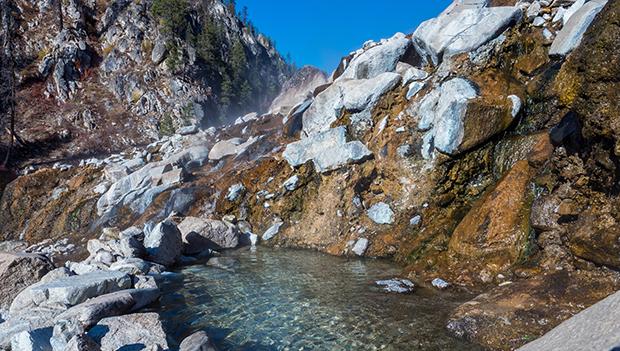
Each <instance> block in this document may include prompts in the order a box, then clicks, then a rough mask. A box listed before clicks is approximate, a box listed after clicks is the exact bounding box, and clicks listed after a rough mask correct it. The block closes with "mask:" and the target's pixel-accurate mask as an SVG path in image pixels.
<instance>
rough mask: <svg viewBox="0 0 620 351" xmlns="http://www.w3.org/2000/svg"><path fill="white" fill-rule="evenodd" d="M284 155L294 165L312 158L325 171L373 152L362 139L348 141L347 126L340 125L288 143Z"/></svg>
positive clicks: (366, 156)
mask: <svg viewBox="0 0 620 351" xmlns="http://www.w3.org/2000/svg"><path fill="white" fill-rule="evenodd" d="M282 156H283V157H284V159H286V161H287V162H288V163H289V164H290V165H291V166H293V167H297V166H301V165H302V164H304V163H306V162H308V161H310V160H312V162H313V163H314V167H315V169H316V170H317V171H318V172H321V173H324V172H328V171H331V170H335V169H338V168H340V167H342V166H345V165H347V164H349V163H356V162H362V161H364V160H366V159H367V158H369V157H370V156H372V152H370V150H368V148H367V147H366V146H365V145H364V144H363V143H362V142H360V141H357V140H356V141H349V142H348V141H347V130H346V127H344V126H340V127H337V128H333V129H329V130H327V131H325V132H321V133H318V134H315V135H312V136H310V137H307V138H304V139H302V140H300V141H297V142H294V143H290V144H288V145H287V146H286V149H285V150H284V152H283V153H282Z"/></svg>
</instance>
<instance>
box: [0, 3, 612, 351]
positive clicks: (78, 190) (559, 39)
mask: <svg viewBox="0 0 620 351" xmlns="http://www.w3.org/2000/svg"><path fill="white" fill-rule="evenodd" d="M619 14H620V2H619V1H617V0H610V1H608V2H606V1H603V0H591V1H589V2H584V1H574V2H573V1H568V0H567V1H540V2H539V1H534V2H532V3H529V2H520V3H516V4H515V3H514V2H511V1H490V2H488V3H487V2H484V1H468V0H462V1H461V0H458V1H455V2H454V3H453V4H452V5H451V6H450V7H449V8H448V9H446V10H445V11H444V12H443V13H442V14H440V15H439V16H438V17H437V18H435V19H431V20H429V21H427V22H424V23H423V24H422V25H421V26H420V27H419V28H418V29H417V30H416V31H415V32H414V33H412V34H409V35H405V34H402V33H398V34H395V35H394V36H393V37H392V38H389V39H385V40H382V41H381V42H367V43H365V44H364V47H363V48H361V49H359V50H357V51H356V52H353V53H350V54H349V55H348V56H346V57H345V58H343V60H342V62H341V64H340V66H339V67H338V69H337V70H336V71H335V72H334V73H333V74H332V76H331V78H330V79H329V81H328V83H326V84H323V77H321V76H320V75H316V74H313V73H312V72H311V71H309V72H307V74H300V75H299V76H298V78H293V80H292V82H291V83H290V84H287V85H286V86H287V88H288V89H287V91H285V92H283V94H282V95H281V96H284V97H285V98H282V99H281V100H282V101H285V102H281V103H279V104H278V103H276V104H275V105H280V106H278V107H282V106H285V107H286V108H284V109H279V108H277V109H276V108H272V109H271V110H272V113H268V114H264V115H259V114H252V115H247V116H244V117H243V118H239V119H238V120H237V121H236V122H235V123H231V124H229V125H227V126H225V127H222V128H219V129H209V130H204V131H196V130H190V129H188V130H184V131H183V134H186V135H180V134H177V135H173V136H171V137H164V138H162V139H160V140H159V141H157V142H153V143H151V144H150V145H148V146H146V147H140V148H136V149H127V150H126V152H124V153H122V154H115V155H112V156H109V157H107V158H105V159H90V160H84V161H83V162H82V164H81V165H79V166H71V165H59V166H57V167H54V168H46V167H40V168H39V169H36V170H35V171H33V172H31V173H29V174H23V175H21V176H20V177H18V178H17V179H16V180H14V181H13V182H11V183H10V184H9V185H8V186H7V187H6V189H5V191H4V193H3V196H2V200H1V201H0V227H2V233H0V235H2V236H1V237H0V239H2V240H6V241H7V242H9V241H10V243H12V245H14V246H18V245H22V246H23V245H26V246H28V245H34V244H39V243H41V242H43V244H39V245H34V246H30V247H29V248H27V249H26V251H29V252H47V253H52V254H53V258H54V262H55V263H56V264H64V263H65V261H67V263H66V264H65V265H66V267H67V269H68V270H70V271H71V272H70V274H74V273H76V274H78V276H80V275H85V274H94V273H93V272H95V273H96V272H110V271H112V272H114V271H116V270H117V269H118V266H119V265H121V266H124V265H126V264H127V263H128V262H127V259H132V258H138V259H140V260H142V261H133V262H132V263H131V264H129V266H130V268H127V267H126V266H125V268H124V269H129V271H126V272H128V273H129V274H133V275H135V276H141V275H142V274H145V273H148V272H149V271H150V270H151V269H160V270H161V269H164V268H165V267H164V268H162V265H170V264H173V263H174V262H179V261H181V262H183V261H185V262H187V259H186V258H183V257H181V254H182V253H185V254H186V255H196V254H198V255H199V254H200V253H202V252H204V250H206V249H221V248H224V247H231V246H236V245H237V244H240V245H243V244H253V243H255V242H257V241H260V244H261V245H273V246H282V247H296V248H307V249H316V250H321V251H324V252H328V253H331V254H334V255H349V256H365V257H389V258H392V259H394V260H395V261H397V262H400V263H401V264H403V267H404V275H407V276H408V278H409V279H412V280H414V281H415V282H416V283H417V284H428V285H431V282H432V281H433V280H435V279H436V278H442V279H443V280H444V281H447V282H448V283H450V285H451V288H452V289H465V290H468V291H470V292H476V293H479V295H478V296H477V297H476V298H474V299H473V300H472V301H470V302H468V303H465V304H463V305H462V306H460V307H459V308H457V309H456V310H455V311H454V312H453V313H452V316H451V318H450V320H449V321H446V326H447V328H448V329H449V330H450V331H451V332H452V333H453V334H454V335H456V336H459V337H463V338H467V339H468V340H471V341H472V342H475V343H478V344H481V345H483V346H485V347H488V348H490V349H497V350H508V349H516V348H519V347H520V346H522V345H524V344H526V343H527V342H528V341H531V340H533V339H535V338H537V337H539V336H541V335H543V334H544V333H546V332H548V331H549V330H551V329H552V328H553V327H555V326H556V325H558V324H560V323H561V322H562V321H563V320H565V319H567V318H569V317H571V316H573V315H574V314H576V313H578V312H579V311H581V310H583V309H585V308H586V307H588V306H590V305H592V304H594V303H596V302H597V301H599V300H601V299H603V298H605V297H606V296H608V295H610V294H612V293H613V292H614V291H616V290H618V289H619V288H620V280H619V278H620V277H619V276H618V273H617V269H618V268H619V262H618V260H617V257H616V255H615V252H616V251H617V250H616V246H617V244H618V240H617V239H618V235H620V234H619V233H620V232H618V230H617V227H618V226H617V224H616V222H617V219H616V218H617V217H618V212H617V210H616V209H617V206H616V204H617V201H618V194H617V193H618V191H617V190H618V189H617V184H618V172H617V170H618V156H619V154H620V152H619V151H618V150H619V148H618V146H617V145H619V142H618V135H617V128H615V124H616V121H617V120H618V108H617V106H616V105H617V104H618V101H620V100H619V99H618V94H620V93H619V92H620V86H618V77H620V75H619V74H618V73H619V72H618V67H620V65H618V63H619V62H618V61H619V59H620V58H619V54H618V53H619V52H620V51H619V50H618V49H620V47H619V44H620V43H619V42H618V38H619V37H620V33H619V28H620V19H619V17H618V16H619ZM305 77H310V78H308V79H306V78H305ZM308 82H311V83H308ZM308 91H312V94H310V95H307V94H306V92H308ZM293 97H295V98H293ZM294 100H297V101H296V102H295V101H294ZM192 133H193V134H192ZM175 223H176V225H175ZM132 226H134V227H136V228H134V229H131V227H132ZM177 226H178V229H177V228H176V227H177ZM127 228H130V229H127ZM137 228H144V229H137ZM188 228H194V229H188ZM179 229H180V230H179ZM123 233H125V234H123ZM132 233H133V234H132ZM130 234H131V235H130ZM190 234H191V235H190ZM96 238H99V239H96ZM130 238H133V239H130ZM205 238H206V239H207V240H206V241H205V240H204V239H205ZM215 238H217V242H218V244H217V245H216V246H215V247H214V246H212V245H211V246H209V245H206V246H202V245H205V242H207V243H209V242H213V241H216V240H215ZM49 239H51V240H52V241H51V242H47V243H45V242H44V240H49ZM89 239H90V241H89ZM19 240H25V241H27V244H24V243H21V242H15V241H19ZM123 240H125V241H127V244H129V241H130V240H131V242H132V243H133V244H132V245H129V246H130V247H132V248H134V249H136V250H137V251H134V250H133V249H132V250H129V251H128V250H123V249H122V245H121V243H122V242H123ZM235 240H236V241H235ZM52 243H53V245H50V244H52ZM87 243H88V244H87ZM7 245H8V244H7ZM140 248H142V249H140ZM162 256H163V257H162ZM87 272H89V273H87ZM151 273H153V272H151ZM100 274H103V273H100ZM105 274H109V273H105ZM95 275H96V274H95ZM103 277H105V275H103ZM108 278H109V277H108ZM74 279H75V278H74ZM115 279H120V280H122V279H125V278H120V277H116V278H115ZM435 285H438V284H435ZM122 288H123V289H127V288H134V289H135V288H136V284H135V283H134V285H133V286H132V285H131V284H124V285H123V286H122ZM119 289H120V288H119ZM138 289H140V288H138ZM102 293H103V292H102ZM110 293H111V292H110ZM76 303H79V302H76ZM13 304H15V302H13ZM78 306H79V305H78ZM66 307H70V306H66ZM126 312H127V310H123V312H122V313H126ZM10 316H11V318H13V319H14V320H13V322H11V319H9V322H11V323H16V321H15V320H19V318H23V317H20V315H19V314H18V317H15V318H17V319H15V318H14V317H13V314H11V315H10ZM585 318H587V317H585ZM9 322H7V323H9ZM95 323H96V322H95ZM11 325H13V324H11ZM37 328H39V327H37ZM55 328H56V327H55ZM26 329H27V328H26ZM31 329H33V328H31ZM610 330H613V329H610ZM601 332H603V331H601ZM75 335H80V334H79V333H77V334H76V333H73V334H69V336H72V337H73V336H75ZM552 337H553V336H552ZM614 337H616V336H614ZM65 339H68V338H65ZM65 341H68V340H65ZM573 346H574V345H573Z"/></svg>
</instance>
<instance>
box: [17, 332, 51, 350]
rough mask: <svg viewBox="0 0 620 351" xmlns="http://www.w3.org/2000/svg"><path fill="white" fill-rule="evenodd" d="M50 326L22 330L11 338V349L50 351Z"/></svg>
mask: <svg viewBox="0 0 620 351" xmlns="http://www.w3.org/2000/svg"><path fill="white" fill-rule="evenodd" d="M51 336H52V328H40V329H35V330H24V331H22V332H19V333H17V334H15V335H14V336H13V338H12V339H11V350H12V351H52V346H51V344H50V338H51Z"/></svg>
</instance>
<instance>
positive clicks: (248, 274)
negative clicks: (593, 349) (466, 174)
mask: <svg viewBox="0 0 620 351" xmlns="http://www.w3.org/2000/svg"><path fill="white" fill-rule="evenodd" d="M218 261H219V266H218V267H213V266H209V265H204V264H202V265H194V266H188V267H184V268H182V269H180V270H179V271H178V273H180V275H179V276H178V277H177V278H175V279H170V280H167V281H165V282H162V283H161V287H162V292H163V297H162V299H161V302H160V304H161V305H160V306H159V308H160V313H161V317H162V320H163V321H164V326H165V328H166V329H167V332H168V333H170V334H169V335H173V336H174V337H175V338H176V339H178V340H176V342H178V341H179V340H182V339H183V338H184V337H186V336H188V335H189V334H191V333H193V332H195V331H198V330H205V331H207V333H208V334H209V336H210V337H211V338H212V339H213V340H214V342H215V344H216V346H218V347H219V348H220V350H477V349H478V348H477V347H476V346H474V345H471V344H468V343H465V342H463V341H461V340H457V339H454V338H452V337H451V336H449V335H448V334H447V332H446V330H445V327H444V326H445V321H446V319H447V316H448V314H449V312H450V311H451V310H452V309H453V308H454V307H456V306H458V305H459V304H460V303H462V302H463V301H464V300H465V299H466V297H464V296H456V295H454V294H451V293H446V292H437V291H434V290H428V289H422V288H416V291H415V292H414V293H413V294H409V295H400V294H394V293H387V292H384V291H382V290H381V288H380V287H377V286H375V285H374V281H375V280H378V279H384V278H392V277H395V276H398V273H399V272H400V268H399V267H397V266H395V265H394V264H392V263H390V262H387V261H382V260H370V259H364V260H361V259H346V258H341V257H333V256H329V255H325V254H321V253H317V252H310V251H300V250H284V249H280V250H279V249H270V248H265V247H259V248H257V249H244V250H238V251H233V252H228V253H226V254H224V255H223V256H222V257H220V258H219V260H218ZM173 342H175V341H174V340H173Z"/></svg>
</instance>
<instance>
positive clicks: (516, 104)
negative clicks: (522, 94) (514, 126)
mask: <svg viewBox="0 0 620 351" xmlns="http://www.w3.org/2000/svg"><path fill="white" fill-rule="evenodd" d="M508 99H510V101H512V111H511V114H512V117H513V118H514V117H516V116H517V115H518V114H519V112H520V111H521V106H522V105H523V104H522V103H521V99H520V98H519V97H518V96H516V95H508Z"/></svg>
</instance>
